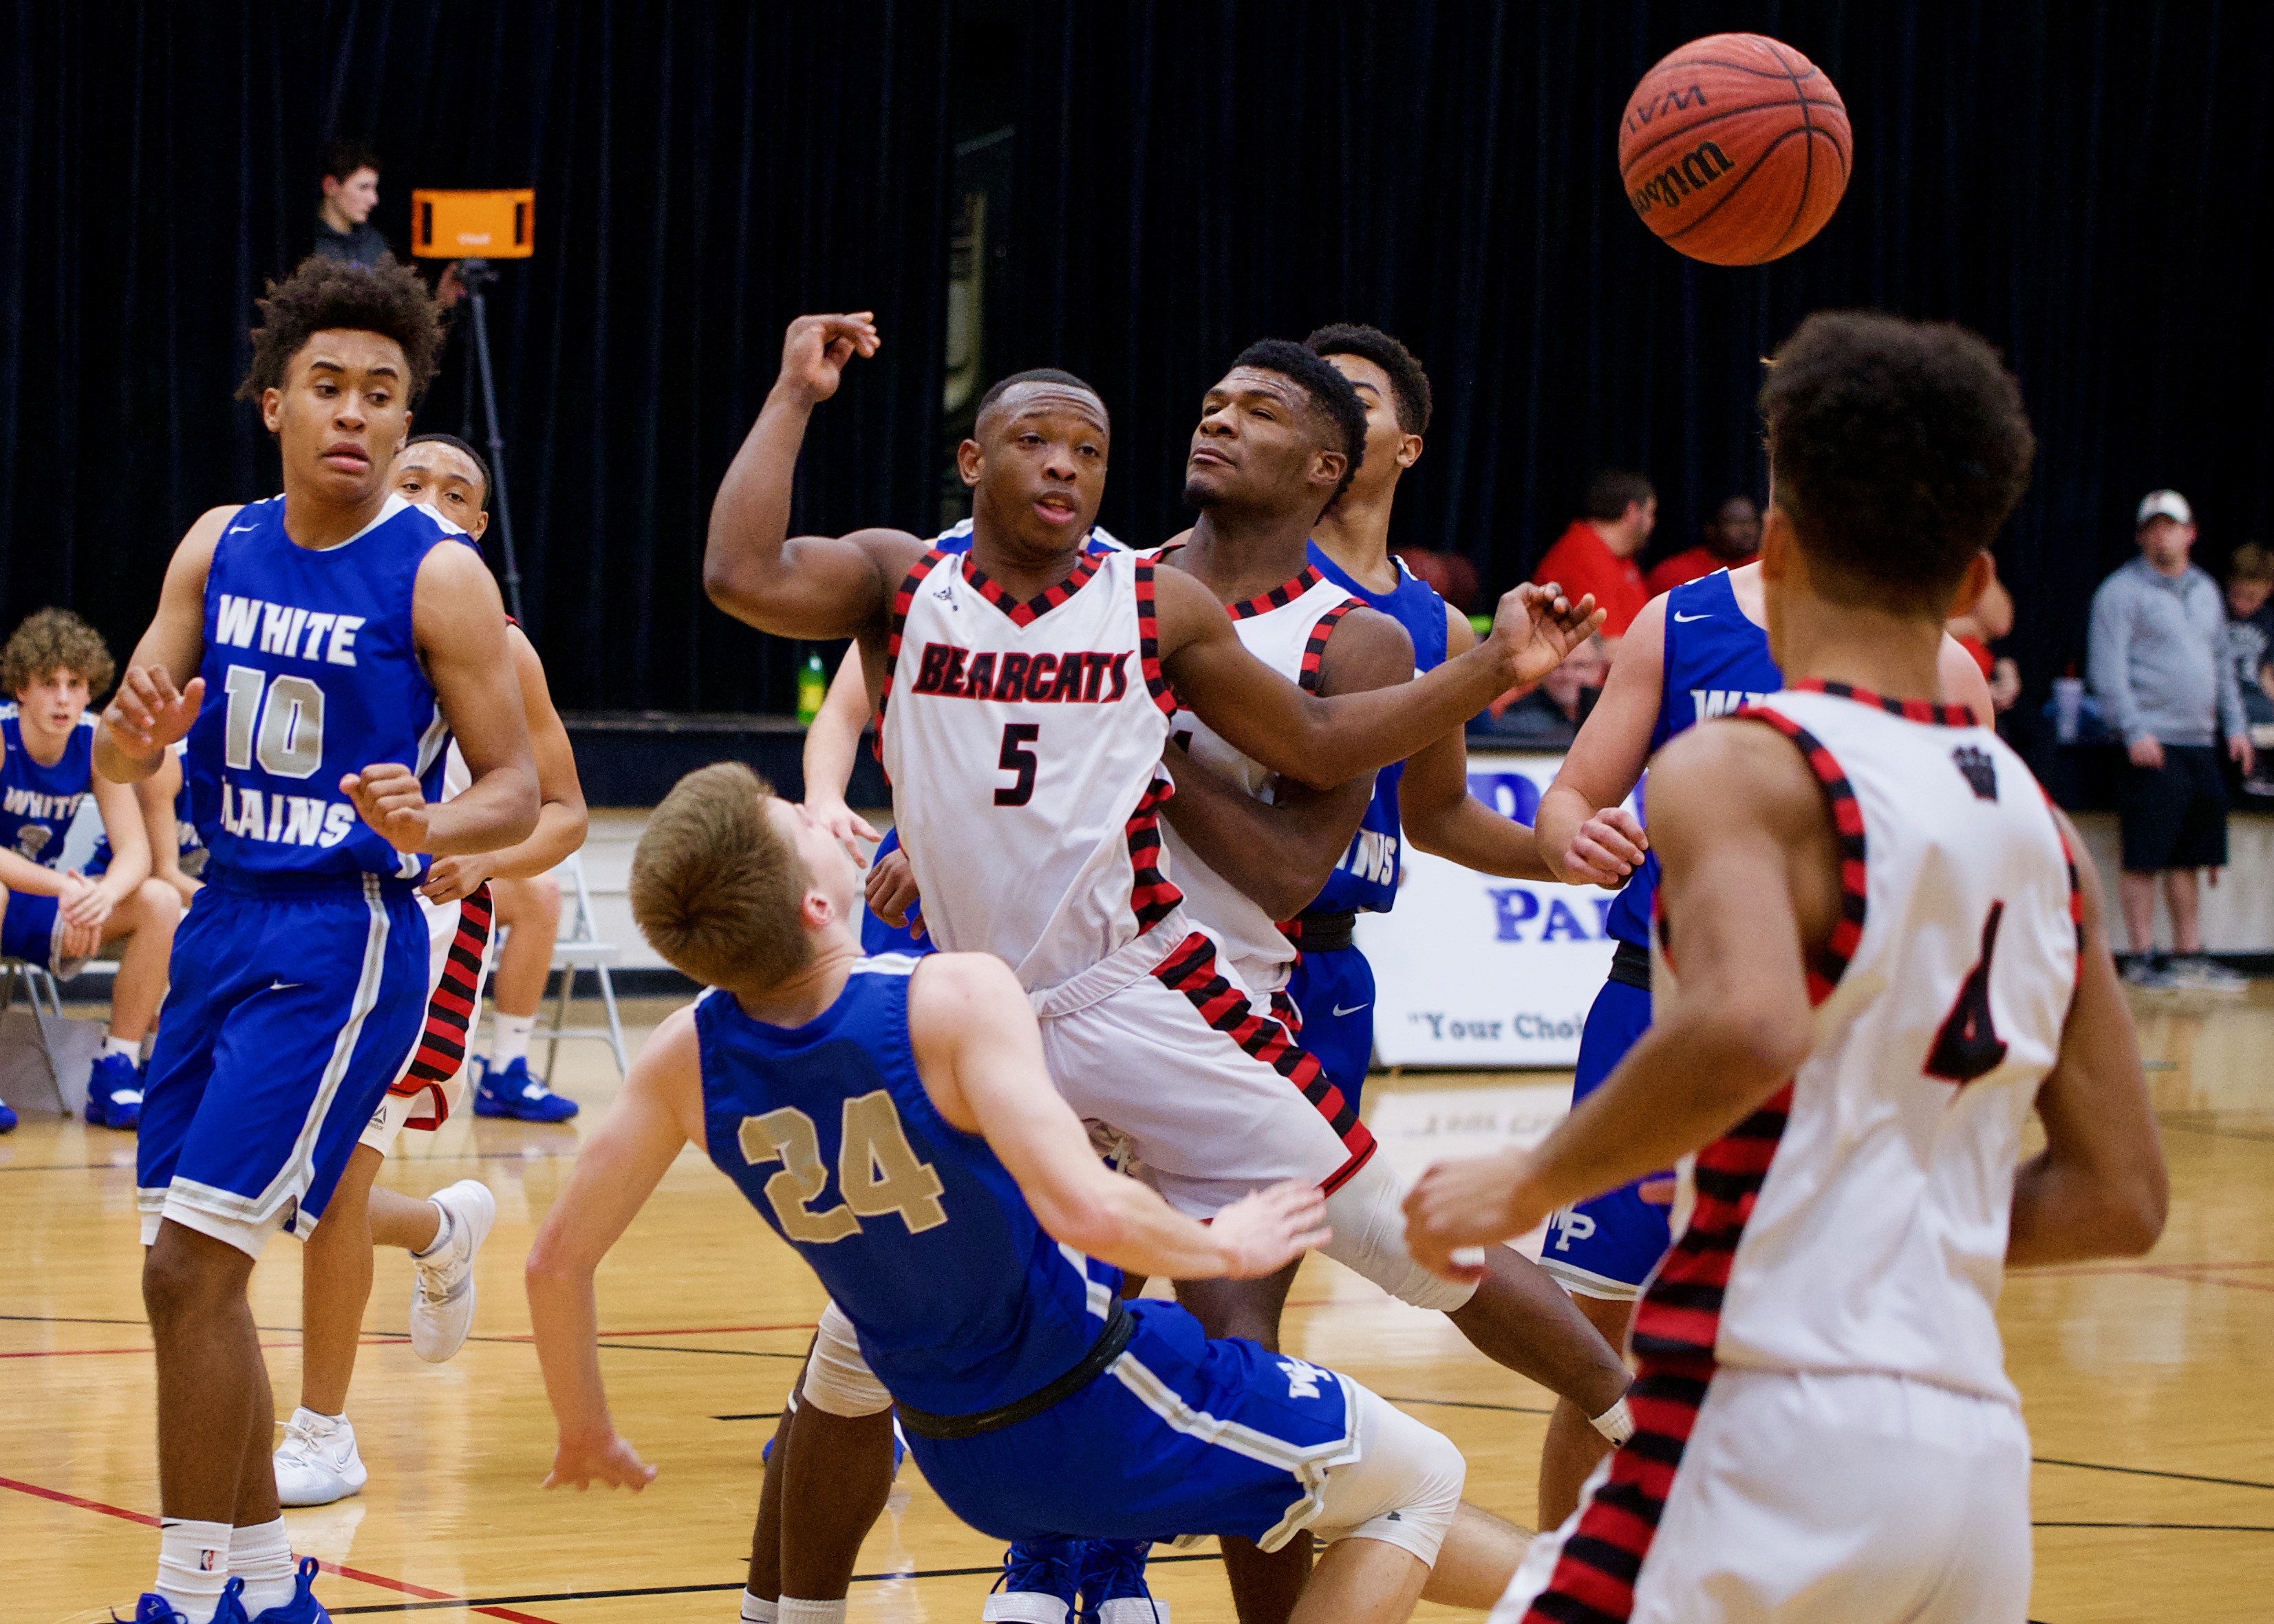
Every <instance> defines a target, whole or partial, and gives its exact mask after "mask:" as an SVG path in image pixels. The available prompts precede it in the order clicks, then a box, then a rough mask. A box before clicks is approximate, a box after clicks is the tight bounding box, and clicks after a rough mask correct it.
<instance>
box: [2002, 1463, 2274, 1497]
mask: <svg viewBox="0 0 2274 1624" xmlns="http://www.w3.org/2000/svg"><path fill="white" fill-rule="evenodd" d="M2029 1459H2030V1460H2031V1461H2032V1462H2035V1463H2036V1464H2037V1465H2039V1466H2074V1467H2076V1468H2077V1469H2078V1470H2082V1471H2105V1472H2122V1473H2123V1474H2124V1475H2125V1476H2126V1477H2170V1478H2172V1479H2174V1480H2175V1481H2177V1482H2180V1483H2216V1484H2218V1485H2220V1486H2222V1487H2224V1488H2229V1489H2274V1483H2255V1482H2253V1481H2252V1480H2251V1479H2249V1478H2248V1477H2203V1476H2202V1475H2201V1474H2200V1473H2197V1472H2175V1471H2156V1470H2151V1469H2150V1468H2149V1467H2145V1466H2104V1465H2102V1464H2101V1463H2100V1462H2097V1461H2057V1460H2055V1459H2053V1458H2052V1456H2051V1455H2031V1456H2030V1457H2029Z"/></svg>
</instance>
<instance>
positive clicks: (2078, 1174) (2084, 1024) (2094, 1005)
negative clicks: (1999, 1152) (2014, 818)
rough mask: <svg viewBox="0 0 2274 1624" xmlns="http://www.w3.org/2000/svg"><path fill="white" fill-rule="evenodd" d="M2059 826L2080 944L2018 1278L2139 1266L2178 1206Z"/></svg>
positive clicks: (2017, 1247)
mask: <svg viewBox="0 0 2274 1624" xmlns="http://www.w3.org/2000/svg"><path fill="white" fill-rule="evenodd" d="M1971 663H1972V662H1971V661H1969V664H1971ZM2053 816H2054V818H2055V819H2056V820H2057V821H2058V822H2059V824H2060V829H2061V838H2062V839H2063V840H2065V841H2067V843H2068V849H2069V851H2070V853H2072V854H2073V855H2074V856H2075V857H2077V858H2078V859H2079V860H2080V861H2078V862H2077V884H2078V889H2079V890H2080V891H2082V897H2083V902H2084V921H2083V931H2082V943H2081V944H2080V946H2079V950H2078V954H2077V971H2076V997H2075V999H2074V1002H2073V1003H2071V1004H2070V1005H2069V1011H2068V1021H2067V1025H2066V1026H2063V1027H2062V1028H2061V1047H2060V1055H2059V1058H2058V1059H2056V1060H2055V1061H2054V1062H2053V1069H2052V1071H2049V1072H2047V1073H2046V1074H2045V1079H2044V1082H2043V1083H2041V1084H2039V1085H2038V1086H2037V1116H2038V1117H2039V1118H2040V1119H2041V1120H2042V1121H2043V1122H2044V1128H2045V1147H2044V1150H2042V1151H2040V1152H2038V1153H2037V1155H2035V1156H2033V1157H2031V1158H2030V1159H2029V1161H2027V1162H2023V1163H2022V1168H2021V1171H2020V1173H2019V1174H2018V1176H2017V1177H2015V1178H2014V1216H2013V1228H2012V1229H2011V1231H2010V1232H2009V1233H2008V1234H2007V1238H2006V1262H2007V1267H2012V1268H2026V1267H2029V1266H2030V1265H2033V1264H2043V1263H2077V1262H2082V1261H2083V1260H2084V1259H2089V1258H2131V1257H2137V1256H2138V1255H2139V1254H2140V1253H2142V1252H2145V1251H2147V1250H2148V1249H2149V1248H2150V1246H2153V1245H2154V1244H2156V1239H2157V1237H2158V1236H2160V1235H2161V1234H2163V1232H2164V1218H2165V1213H2166V1212H2167V1211H2168V1209H2169V1206H2170V1200H2171V1185H2170V1181H2169V1179H2168V1177H2167V1176H2166V1174H2165V1169H2164V1147H2163V1144H2162V1141H2161V1140H2160V1139H2158V1138H2157V1133H2156V1113H2155V1110H2154V1109H2153V1108H2152V1107H2151V1106H2150V1103H2149V1100H2148V1079H2147V1075H2146V1073H2145V1071H2143V1070H2142V1066H2141V1064H2140V1034H2138V1032H2136V1031H2135V1030H2134V1028H2133V1025H2132V1010H2131V1006H2130V1005H2129V1004H2127V1003H2126V1002H2125V1000H2124V989H2123V987H2122V986H2121V985H2120V983H2119V981H2118V980H2117V975H2116V961H2115V959H2113V958H2112V956H2111V955H2110V953H2109V951H2108V927H2107V917H2106V912H2105V903H2104V901H2103V898H2102V897H2101V891H2100V876H2099V875H2098V873H2097V871H2096V870H2095V869H2094V868H2093V866H2092V859H2091V858H2090V856H2088V855H2084V842H2083V841H2082V840H2081V839H2079V838H2078V837H2077V832H2076V831H2075V829H2074V827H2072V826H2071V824H2070V823H2069V821H2068V819H2067V817H2065V816H2062V815H2061V814H2059V813H2058V812H2056V813H2054V814H2053Z"/></svg>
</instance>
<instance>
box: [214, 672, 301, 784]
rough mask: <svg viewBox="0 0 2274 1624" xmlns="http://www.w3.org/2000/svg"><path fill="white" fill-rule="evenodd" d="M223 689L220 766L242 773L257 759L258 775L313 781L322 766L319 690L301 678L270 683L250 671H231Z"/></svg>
mask: <svg viewBox="0 0 2274 1624" xmlns="http://www.w3.org/2000/svg"><path fill="white" fill-rule="evenodd" d="M222 686H223V687H224V688H226V689H227V690H228V693H229V727H228V731H227V733H226V735H225V736H224V738H223V741H222V759H223V760H224V761H226V762H227V763H229V764H230V766H232V767H234V768H236V769H237V771H239V772H246V771H251V770H252V763H253V761H254V759H255V757H258V758H259V760H260V767H261V771H264V772H267V773H271V774H273V775H274V776H275V777H277V778H311V777H312V776H314V773H315V771H316V769H317V768H319V767H320V766H322V765H323V764H324V690H323V689H322V688H318V687H317V686H316V685H315V684H314V683H313V682H312V681H310V680H308V679H307V678H306V677H301V676H280V677H278V678H276V679H275V680H273V681H272V680H269V679H268V678H267V676H265V675H264V674H263V673H261V672H260V671H259V670H258V669H256V668H255V667H253V666H251V665H231V666H230V668H229V675H228V677H227V678H226V679H224V680H223V683H222ZM256 733H257V734H258V739H257V740H256V738H255V735H256Z"/></svg>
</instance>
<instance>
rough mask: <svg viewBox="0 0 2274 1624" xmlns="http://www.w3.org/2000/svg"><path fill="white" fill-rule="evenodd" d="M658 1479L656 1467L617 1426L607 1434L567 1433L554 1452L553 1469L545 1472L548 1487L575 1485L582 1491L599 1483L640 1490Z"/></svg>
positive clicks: (632, 1490)
mask: <svg viewBox="0 0 2274 1624" xmlns="http://www.w3.org/2000/svg"><path fill="white" fill-rule="evenodd" d="M654 1481H655V1468H654V1467H652V1466H650V1465H649V1464H648V1463H647V1462H645V1461H643V1460H641V1459H640V1458H639V1452H638V1451H637V1450H636V1449H634V1448H633V1447H631V1445H629V1444H628V1443H626V1442H625V1441H624V1440H623V1439H622V1438H621V1436H620V1435H619V1434H617V1433H616V1432H614V1430H611V1431H610V1432H609V1433H608V1435H607V1436H606V1438H595V1439H589V1440H587V1439H580V1440H573V1441H572V1440H570V1439H569V1437H568V1436H567V1435H566V1434H563V1435H562V1437H561V1444H560V1447H558V1448H556V1449H554V1450H553V1470H551V1471H549V1472H547V1473H546V1474H545V1486H546V1488H548V1489H560V1488H574V1489H576V1490H577V1491H578V1492H583V1491H584V1490H585V1489H588V1488H590V1487H591V1485H594V1484H595V1483H597V1484H599V1485H600V1486H601V1487H602V1488H605V1489H629V1490H630V1491H631V1492H633V1493H635V1494H636V1493H638V1492H640V1491H641V1490H642V1489H644V1488H645V1487H647V1485H649V1484H651V1483H653V1482H654Z"/></svg>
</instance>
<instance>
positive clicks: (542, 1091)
mask: <svg viewBox="0 0 2274 1624" xmlns="http://www.w3.org/2000/svg"><path fill="white" fill-rule="evenodd" d="M476 1064H479V1065H480V1066H481V1068H482V1075H481V1080H480V1081H478V1082H477V1083H476V1084H475V1085H474V1115H475V1116H510V1117H512V1118H513V1119H514V1120H515V1121H516V1122H566V1121H568V1120H569V1118H570V1117H571V1116H575V1115H576V1101H574V1100H571V1099H569V1097H568V1096H567V1095H566V1094H555V1093H553V1090H551V1089H550V1088H547V1087H546V1086H545V1079H543V1078H541V1077H531V1075H530V1074H529V1061H528V1060H527V1058H525V1057H523V1056H516V1057H515V1058H514V1059H512V1060H509V1061H508V1062H507V1063H506V1064H504V1065H501V1066H500V1067H499V1068H498V1069H497V1070H496V1071H492V1070H490V1067H489V1063H488V1062H486V1061H480V1062H477V1063H476Z"/></svg>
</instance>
